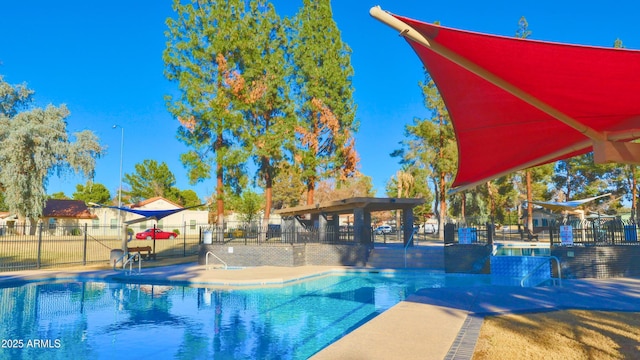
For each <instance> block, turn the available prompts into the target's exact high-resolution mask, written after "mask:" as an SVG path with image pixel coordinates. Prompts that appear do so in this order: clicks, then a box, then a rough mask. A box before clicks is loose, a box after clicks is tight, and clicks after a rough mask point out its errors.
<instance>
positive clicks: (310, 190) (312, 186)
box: [307, 179, 316, 205]
mask: <svg viewBox="0 0 640 360" xmlns="http://www.w3.org/2000/svg"><path fill="white" fill-rule="evenodd" d="M315 191H316V182H315V180H314V179H309V180H308V181H307V205H313V197H314V195H315Z"/></svg>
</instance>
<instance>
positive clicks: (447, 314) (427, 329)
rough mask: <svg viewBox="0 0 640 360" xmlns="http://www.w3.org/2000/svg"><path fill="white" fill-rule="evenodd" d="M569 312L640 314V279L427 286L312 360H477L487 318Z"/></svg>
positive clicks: (253, 278) (223, 282)
mask: <svg viewBox="0 0 640 360" xmlns="http://www.w3.org/2000/svg"><path fill="white" fill-rule="evenodd" d="M345 269H349V270H353V268H349V267H338V266H301V267H292V268H288V267H287V268H285V267H273V266H264V267H256V268H244V269H236V270H224V269H207V268H206V267H205V266H202V265H196V264H181V265H171V266H162V267H150V268H144V269H143V271H142V274H139V275H128V276H126V275H124V273H123V272H122V271H113V270H104V269H95V270H85V269H78V270H37V271H36V270H29V271H19V272H6V273H0V285H4V286H7V285H13V284H16V285H19V284H21V283H24V282H31V281H38V280H39V279H74V278H82V279H96V280H109V279H117V280H121V281H122V280H127V281H131V282H136V283H147V282H150V283H154V282H166V281H171V282H175V283H177V284H185V285H195V286H214V287H219V288H226V287H232V286H240V287H251V286H282V285H285V284H288V283H292V282H296V281H300V280H304V279H307V278H310V277H316V276H323V275H325V274H330V273H334V272H340V271H344V270H345ZM369 270H371V269H363V271H369ZM564 309H584V310H606V311H630V312H640V279H638V278H615V279H581V280H563V286H562V287H539V288H520V287H507V286H479V287H450V288H436V289H421V290H418V291H417V292H416V293H415V294H413V295H411V296H410V297H409V298H407V299H406V300H405V301H402V302H400V303H399V304H397V305H395V306H394V307H392V308H391V309H389V310H387V311H385V312H384V313H382V314H381V315H379V316H377V317H375V318H374V319H372V320H371V321H369V322H367V323H366V324H364V325H363V326H361V327H359V328H358V329H356V330H355V331H353V332H351V333H349V334H348V335H346V336H345V337H343V338H342V339H340V340H338V341H337V342H335V343H333V344H332V345H330V346H328V347H327V348H325V349H323V350H321V351H320V352H318V353H317V354H315V355H314V356H313V357H312V358H313V359H314V360H323V359H337V358H339V359H347V360H348V359H470V358H471V356H472V355H473V347H474V346H475V342H476V340H477V336H478V332H479V329H480V326H481V324H482V319H483V318H484V316H486V315H494V314H508V313H525V312H541V311H552V310H564Z"/></svg>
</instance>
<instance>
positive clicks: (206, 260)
mask: <svg viewBox="0 0 640 360" xmlns="http://www.w3.org/2000/svg"><path fill="white" fill-rule="evenodd" d="M209 255H211V256H213V257H214V258H216V259H218V261H220V262H221V263H222V265H224V269H225V270H227V267H228V266H227V263H226V262H224V261H223V260H222V259H220V258H219V257H218V256H217V255H216V254H214V253H213V252H211V251H207V255H205V259H204V261H205V266H206V268H207V269H209ZM212 268H213V267H212Z"/></svg>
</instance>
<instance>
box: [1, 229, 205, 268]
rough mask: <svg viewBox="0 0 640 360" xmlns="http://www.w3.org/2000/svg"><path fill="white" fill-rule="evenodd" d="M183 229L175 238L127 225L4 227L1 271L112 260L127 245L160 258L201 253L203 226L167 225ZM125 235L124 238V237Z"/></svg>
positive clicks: (2, 230) (179, 230)
mask: <svg viewBox="0 0 640 360" xmlns="http://www.w3.org/2000/svg"><path fill="white" fill-rule="evenodd" d="M165 228H167V229H171V231H176V230H177V232H179V234H178V237H176V238H174V239H163V240H159V239H157V240H146V239H142V240H138V239H136V238H135V231H134V230H133V229H128V234H127V235H125V229H124V227H117V226H92V225H90V224H83V225H73V226H61V225H57V226H55V227H54V226H49V225H48V224H43V223H39V224H36V225H35V226H33V227H32V226H30V225H28V224H25V225H20V226H16V225H14V226H6V225H2V226H0V271H11V270H27V269H40V268H46V267H59V266H77V265H88V264H96V263H102V262H104V263H105V264H107V263H109V261H110V256H111V250H114V249H122V246H123V242H126V246H127V247H147V246H149V247H151V248H152V251H153V253H155V254H156V258H162V257H165V258H167V257H180V256H190V255H196V254H197V253H198V244H199V242H200V238H199V230H198V229H199V226H191V225H187V224H183V225H177V226H169V225H167V226H165ZM123 238H124V239H123Z"/></svg>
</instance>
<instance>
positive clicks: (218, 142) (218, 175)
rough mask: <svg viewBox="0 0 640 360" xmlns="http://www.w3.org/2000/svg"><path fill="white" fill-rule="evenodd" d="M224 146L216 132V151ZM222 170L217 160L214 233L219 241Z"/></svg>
mask: <svg viewBox="0 0 640 360" xmlns="http://www.w3.org/2000/svg"><path fill="white" fill-rule="evenodd" d="M223 146H224V142H223V139H222V134H218V139H217V140H216V151H217V150H219V149H221V148H222V147H223ZM223 175H224V170H223V168H222V164H220V162H218V163H217V164H216V205H217V209H216V225H217V231H216V234H217V236H218V240H219V241H224V232H223V229H224V178H223Z"/></svg>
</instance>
